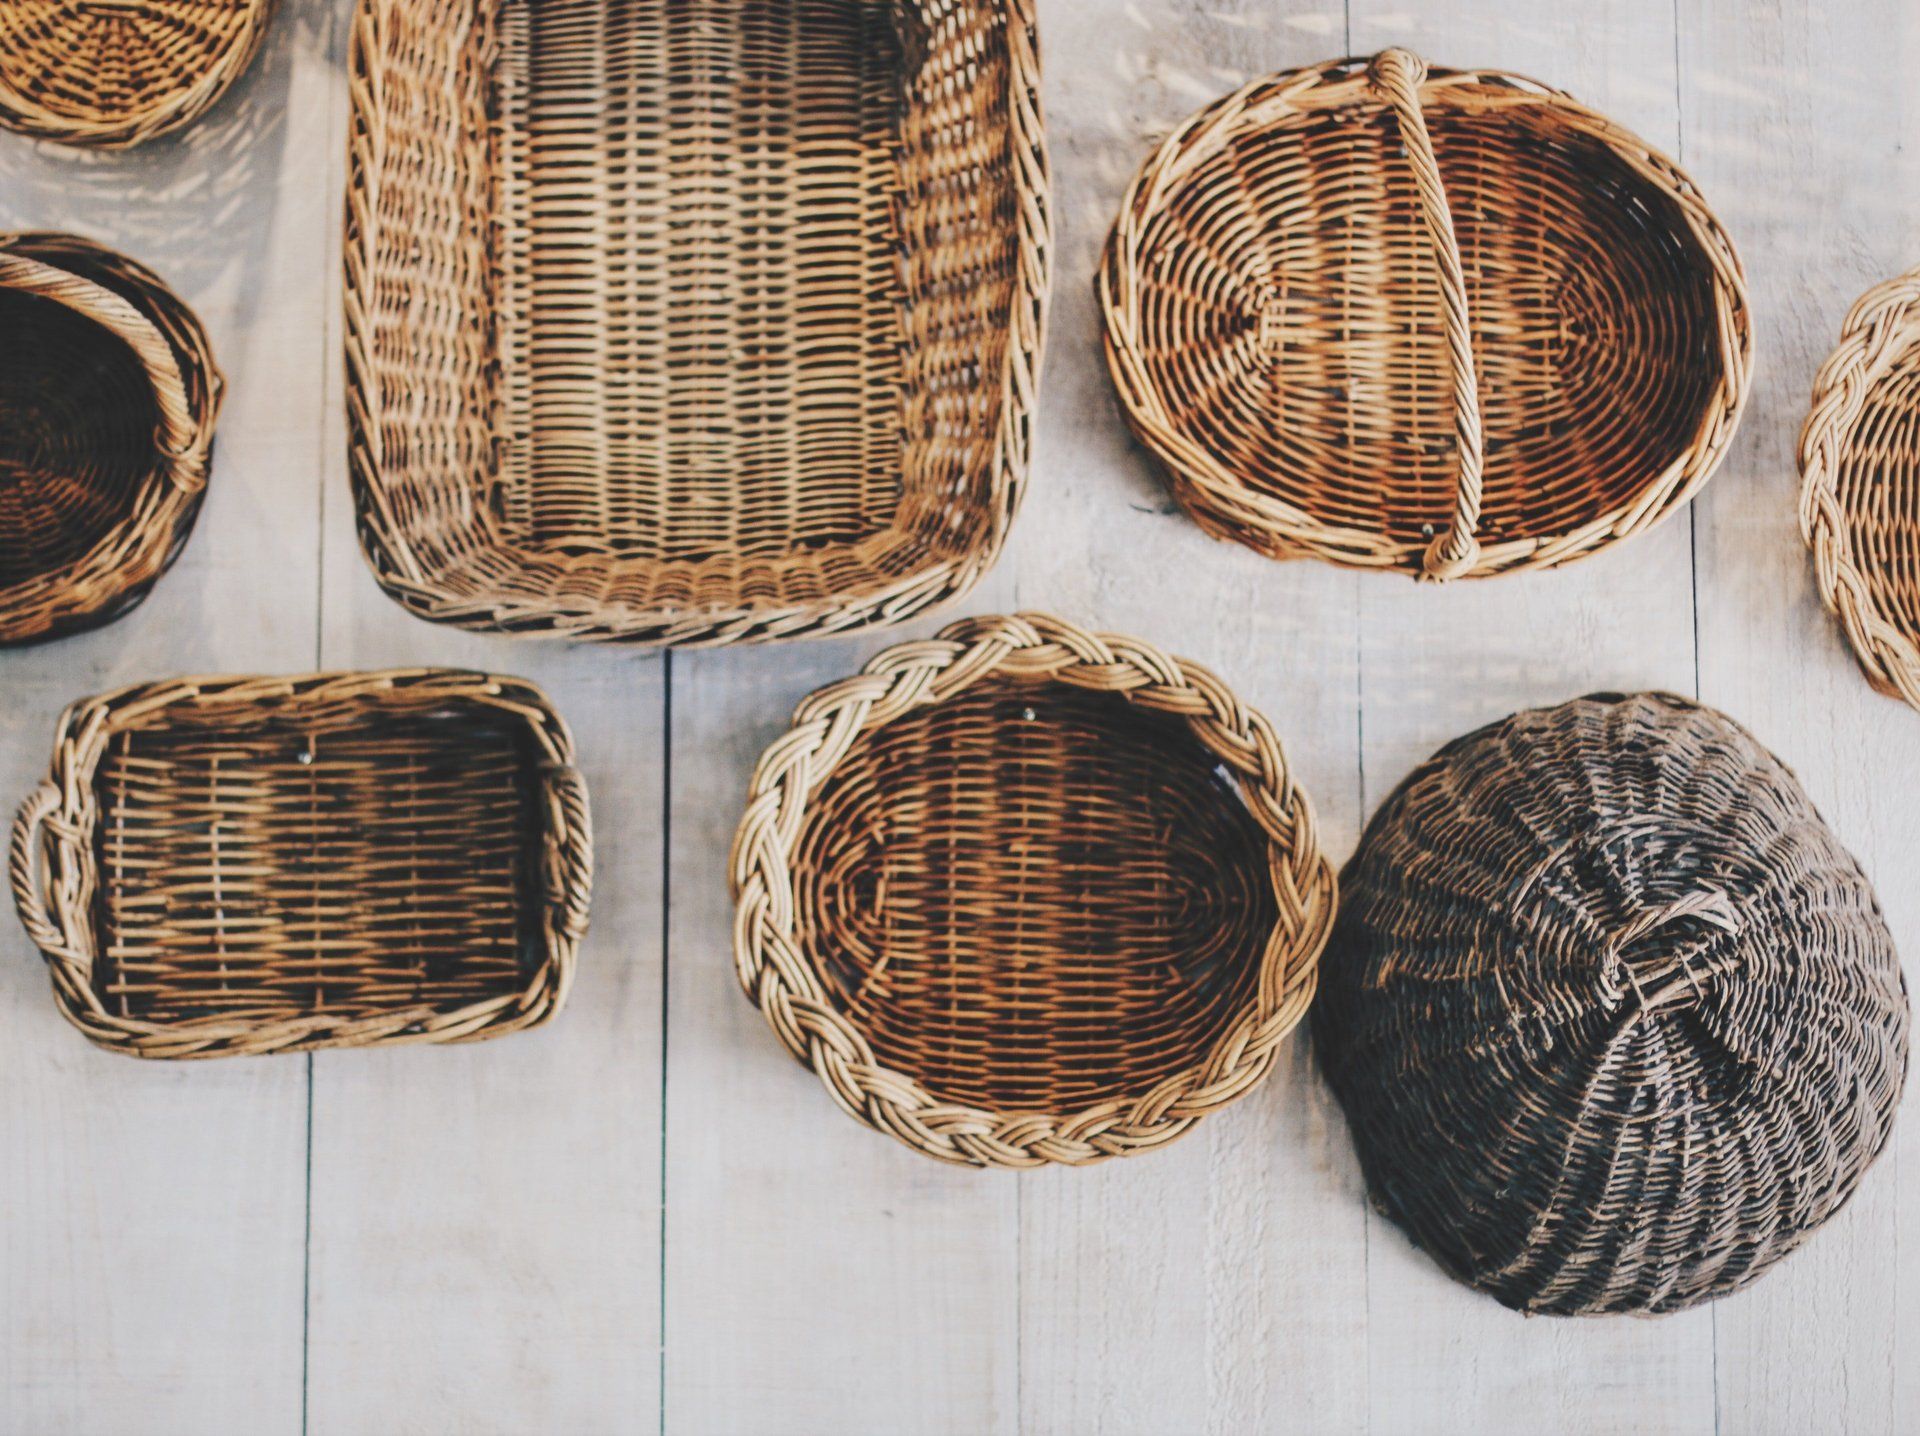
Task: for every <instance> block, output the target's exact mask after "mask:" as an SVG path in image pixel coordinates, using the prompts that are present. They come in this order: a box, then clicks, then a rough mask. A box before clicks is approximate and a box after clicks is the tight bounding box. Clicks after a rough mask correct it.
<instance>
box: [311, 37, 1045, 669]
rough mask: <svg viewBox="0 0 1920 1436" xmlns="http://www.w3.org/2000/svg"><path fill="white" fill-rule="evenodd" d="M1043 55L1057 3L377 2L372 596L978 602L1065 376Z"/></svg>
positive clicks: (631, 613) (810, 605)
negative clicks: (1048, 14) (1035, 437)
mask: <svg viewBox="0 0 1920 1436" xmlns="http://www.w3.org/2000/svg"><path fill="white" fill-rule="evenodd" d="M1036 45H1037V41H1036V38H1035V31H1034V19H1033V7H1032V0H623V3H619V4H614V3H611V0H539V3H537V4H536V3H532V0H463V3H455V4H448V3H445V0H362V3H361V4H360V5H359V8H358V10H357V11H356V16H355V21H354V28H353V55H352V71H353V119H352V130H351V142H350V150H349V168H348V201H347V217H348V232H347V245H346V262H347V281H346V297H347V365H348V413H349V422H350V426H351V452H350V459H351V465H352V472H353V478H354V491H355V496H356V502H357V506H358V513H359V524H360V536H361V543H362V547H363V549H364V550H365V552H366V556H367V560H368V562H369V563H370V564H371V565H372V567H373V571H374V574H375V576H376V577H377V578H378V579H379V581H380V584H381V586H382V587H383V588H385V589H386V591H387V592H388V593H389V594H390V595H391V596H392V597H394V598H395V599H397V600H398V601H399V602H400V603H402V604H404V605H405V606H406V607H408V608H409V609H411V610H412V611H413V612H415V613H416V614H419V615H420V616H421V617H424V618H429V619H433V620H436V621H439V622H444V623H453V624H458V625H461V626H463V627H469V628H487V629H502V630H506V631H510V632H535V633H556V634H562V635H565V636H567V637H571V638H581V639H602V640H625V641H632V642H641V643H658V644H682V645H700V644H724V643H732V642H738V641H744V640H754V639H767V638H779V637H790V636H797V635H806V634H819V633H833V632H841V631H845V630H849V629H856V628H861V627H864V626H867V625H873V624H886V623H895V622H898V621H900V620H902V619H904V618H907V617H909V616H910V615H912V614H915V613H918V612H920V611H921V610H923V609H926V608H928V607H930V606H932V605H935V604H938V603H942V602H944V601H946V600H948V599H950V598H953V597H955V596H956V595H958V594H960V593H962V592H964V591H965V590H966V589H968V588H969V587H971V586H972V585H973V583H974V582H975V581H976V580H977V579H978V578H979V577H980V575H981V574H982V573H984V572H985V571H986V569H987V568H988V567H989V566H990V565H991V564H992V563H993V561H994V559H995V558H996V557H997V556H998V554H999V551H1000V548H1001V545H1002V543H1003V542H1004V541H1005V538H1006V534H1007V529H1008V526H1009V525H1010V524H1011V522H1012V520H1013V514H1014V510H1015V507H1016V505H1017V502H1018V499H1019V495H1020V490H1021V486H1022V483H1023V481H1024V474H1025V470H1026V461H1027V448H1028V427H1029V417H1030V415H1031V412H1032V407H1033V397H1034V384H1035V376H1036V371H1037V367H1038V363H1039V357H1040V344H1041V331H1042V326H1043V319H1044V314H1045V297H1046V287H1047V273H1048V256H1049V252H1050V241H1049V228H1048V225H1049V221H1048V200H1047V169H1046V158H1045V152H1044V149H1043V142H1042V129H1041V121H1040V108H1039V88H1038V87H1039V66H1038V60H1037V51H1036ZM450 135H466V136H472V137H473V142H472V143H465V144H458V145H452V144H450V143H449V140H448V136H450Z"/></svg>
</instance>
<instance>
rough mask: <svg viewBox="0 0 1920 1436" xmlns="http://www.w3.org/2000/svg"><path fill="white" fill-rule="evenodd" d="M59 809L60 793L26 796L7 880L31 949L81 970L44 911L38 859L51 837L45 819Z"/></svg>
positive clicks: (48, 787)
mask: <svg viewBox="0 0 1920 1436" xmlns="http://www.w3.org/2000/svg"><path fill="white" fill-rule="evenodd" d="M59 806H60V790H59V789H58V788H56V787H55V786H54V785H53V784H52V783H42V784H40V786H39V787H37V788H35V789H34V790H33V791H32V792H31V793H29V794H28V795H27V800H26V801H25V802H24V803H22V804H21V805H20V812H19V814H18V815H17V816H16V817H15V818H14V820H13V839H12V842H11V843H10V844H9V846H8V849H7V876H8V878H10V879H11V880H12V882H13V901H14V904H15V906H17V907H18V908H19V910H20V922H21V924H22V926H24V927H25V928H26V930H27V936H28V937H30V938H32V939H33V945H34V946H35V947H37V948H39V949H40V950H41V951H42V952H43V953H45V954H46V955H47V957H48V958H49V959H52V960H58V961H62V962H67V963H71V964H72V965H73V966H75V967H82V966H84V963H82V961H81V960H80V957H79V956H78V955H77V954H76V953H75V952H74V951H73V949H72V948H71V947H70V946H69V945H68V943H67V935H66V933H65V932H64V931H62V930H61V927H60V925H59V924H58V923H57V922H55V921H54V920H53V916H52V914H50V913H49V912H48V911H47V898H46V883H45V879H44V876H43V874H42V872H41V870H40V864H39V863H38V862H37V861H36V859H37V858H40V857H42V856H44V854H45V853H46V850H47V846H48V843H49V841H50V836H49V834H48V833H47V831H46V824H47V819H48V818H50V817H52V816H53V814H54V812H55V810H57V809H58V808H59Z"/></svg>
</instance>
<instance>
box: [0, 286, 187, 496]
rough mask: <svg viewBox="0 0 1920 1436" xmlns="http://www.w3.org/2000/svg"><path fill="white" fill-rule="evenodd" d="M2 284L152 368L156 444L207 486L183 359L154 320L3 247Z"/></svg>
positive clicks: (177, 476)
mask: <svg viewBox="0 0 1920 1436" xmlns="http://www.w3.org/2000/svg"><path fill="white" fill-rule="evenodd" d="M0 288H6V289H12V290H16V291H18V292H19V293H22V294H33V295H38V296H39V297H40V298H42V299H50V300H52V301H53V302H54V303H55V304H60V305H64V306H65V307H66V308H68V309H71V310H72V311H73V312H74V313H75V314H78V315H81V316H82V317H84V318H87V319H90V320H92V321H93V322H94V323H95V324H98V325H99V326H100V327H101V328H103V329H105V330H107V331H108V332H109V333H111V334H113V335H114V336H115V337H116V338H118V339H119V340H120V341H121V342H122V343H124V344H125V345H126V346H127V347H128V348H129V349H131V350H133V353H134V357H135V358H136V359H138V360H139V361H140V366H141V368H143V369H145V370H146V372H147V381H148V382H149V383H150V384H152V386H153V396H154V399H155V401H156V403H157V404H158V406H159V409H160V423H159V426H158V429H157V431H156V433H155V435H154V442H155V444H156V445H157V446H158V448H159V450H160V453H161V455H162V456H163V457H164V458H165V460H166V463H167V469H168V472H169V475H170V476H171V478H172V479H173V481H174V483H176V484H178V485H179V486H180V487H181V488H182V489H184V490H186V491H187V492H188V493H196V492H198V491H199V490H200V489H201V488H202V487H204V486H205V484H206V482H207V449H208V444H207V442H206V438H205V436H204V435H203V434H202V432H201V429H200V426H199V425H198V424H196V423H195V422H194V416H193V406H192V403H191V402H190V401H189V399H188V397H187V384H186V380H185V378H184V377H183V376H182V375H181V372H180V358H179V356H178V355H177V354H176V353H175V352H174V348H173V345H172V344H170V343H169V342H168V341H167V337H166V336H165V335H164V334H162V333H161V332H160V330H159V329H158V328H157V327H156V326H155V325H154V323H153V321H152V320H151V319H149V318H147V316H146V315H144V314H142V313H141V312H140V311H139V310H138V309H135V308H134V307H133V305H131V304H130V303H128V302H127V301H126V300H125V299H124V298H122V297H121V296H120V295H118V294H116V293H115V292H114V291H113V290H111V289H108V288H107V287H106V286H105V285H102V284H96V283H94V281H93V280H91V279H87V278H84V277H82V276H81V275H78V274H75V273H73V272H72V271H70V270H66V269H61V268H59V267H58V266H57V265H52V264H47V263H44V262H43V261H41V260H38V259H31V258H29V257H28V256H26V255H24V254H13V253H8V252H5V251H0Z"/></svg>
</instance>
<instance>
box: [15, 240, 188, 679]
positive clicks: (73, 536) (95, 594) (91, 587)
mask: <svg viewBox="0 0 1920 1436" xmlns="http://www.w3.org/2000/svg"><path fill="white" fill-rule="evenodd" d="M222 389H223V382H222V380H221V377H220V371H219V370H218V369H217V368H216V367H215V365H214V362H213V354H212V351H211V350H210V349H209V347H208V345H207V336H206V332H205V331H204V330H203V329H202V328H201V327H200V321H199V320H198V319H196V318H195V317H194V316H193V313H192V311H190V310H189V309H188V308H187V307H186V306H185V305H184V304H182V303H181V302H180V300H179V299H178V298H176V297H175V296H174V294H173V292H172V291H171V290H169V289H168V288H167V287H166V286H165V285H164V284H162V283H161V282H160V280H159V279H158V278H157V277H156V276H155V275H154V274H153V273H152V272H151V271H149V270H148V269H146V268H145V267H143V266H141V265H139V264H136V263H134V262H133V261H132V260H130V259H127V258H125V257H123V256H121V255H118V254H115V253H113V252H112V251H111V250H107V249H103V248H101V247H100V246H99V245H97V244H94V243H92V242H91V241H89V240H85V239H79V238H76V237H75V236H73V235H64V234H0V644H4V643H28V642H34V641H37V640H40V639H45V638H51V637H55V636H57V635H59V634H62V633H67V632H71V631H73V630H76V629H80V628H86V627H90V626H92V625H94V624H98V623H104V622H106V621H108V620H109V619H112V618H115V617H118V616H119V615H120V614H122V613H124V612H126V610H128V609H129V608H131V607H133V605H135V604H136V603H138V602H139V601H140V600H141V599H142V598H143V597H145V596H146V593H147V590H148V589H149V588H151V587H152V585H153V583H154V581H155V580H156V579H158V578H159V577H160V575H161V574H162V573H164V572H166V570H167V567H168V565H170V564H171V563H172V562H173V560H174V558H175V556H176V555H177V554H178V553H179V551H180V548H181V545H183V544H184V543H185V542H186V539H187V535H188V534H189V533H190V532H191V531H192V528H193V521H194V518H195V516H196V515H197V514H198V512H199V509H200V500H201V496H202V494H203V493H204V491H205V489H206V484H207V473H208V466H209V464H210V462H211V458H212V453H213V426H214V421H215V419H216V418H217V417H218V415H219V412H220V399H221V393H222Z"/></svg>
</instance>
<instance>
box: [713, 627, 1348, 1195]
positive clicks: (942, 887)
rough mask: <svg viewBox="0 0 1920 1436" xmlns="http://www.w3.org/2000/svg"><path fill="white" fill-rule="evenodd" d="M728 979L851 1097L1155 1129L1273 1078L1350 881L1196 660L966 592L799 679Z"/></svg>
mask: <svg viewBox="0 0 1920 1436" xmlns="http://www.w3.org/2000/svg"><path fill="white" fill-rule="evenodd" d="M732 869H733V889H734V895H735V898H736V900H737V904H738V906H737V909H736V917H735V926H734V954H735V958H736V960H737V962H738V964H739V976H740V981H741V983H742V985H743V986H744V987H745V988H746V991H747V994H748V995H749V996H750V997H751V998H752V999H753V1001H754V1002H755V1004H757V1005H758V1006H759V1007H760V1009H761V1011H762V1012H763V1013H764V1014H765V1015H766V1018H767V1021H768V1023H769V1024H771V1026H772V1027H773V1030H774V1032H775V1033H776V1034H777V1035H778V1036H779V1038H780V1040H781V1041H782V1042H783V1043H785V1044H786V1046H787V1048H788V1049H789V1050H790V1051H791V1052H792V1053H793V1054H794V1055H795V1056H796V1057H798V1058H799V1059H800V1060H801V1061H803V1062H805V1063H807V1064H808V1065H810V1066H811V1067H812V1068H813V1069H814V1070H815V1071H816V1072H817V1073H818V1074H819V1076H820V1078H821V1080H822V1081H823V1082H824V1083H825V1084H826V1087H827V1090H828V1092H829V1093H830V1094H831V1095H832V1096H833V1098H834V1100H835V1101H836V1102H838V1103H839V1104H840V1106H841V1107H842V1108H844V1109H845V1110H846V1111H847V1112H848V1113H849V1114H850V1115H852V1116H854V1117H856V1118H858V1119H859V1120H860V1121H862V1122H865V1123H867V1124H868V1125H870V1126H872V1127H874V1128H876V1129H877V1130H879V1131H882V1132H885V1133H887V1134H888V1135H890V1136H893V1137H896V1138H898V1139H899V1140H900V1141H902V1142H905V1143H906V1144H907V1145H908V1146H910V1147H913V1148H914V1149H915V1150H917V1151H921V1152H924V1153H927V1154H928V1155H930V1156H934V1157H939V1158H942V1159H944V1160H947V1161H952V1162H963V1163H970V1164H972V1165H976V1166H983V1167H985V1166H992V1167H1035V1166H1041V1165H1043V1164H1045V1163H1048V1162H1063V1163H1069V1164H1076V1165H1078V1164H1084V1163H1090V1162H1098V1161H1102V1160H1104V1159H1106V1158H1109V1157H1115V1156H1126V1155H1129V1154H1133V1153H1137V1152H1143V1151H1148V1150H1151V1149H1153V1148H1155V1147H1158V1146H1161V1145H1163V1144H1165V1143H1167V1142H1170V1141H1172V1140H1173V1139H1174V1138H1176V1137H1178V1136H1180V1135H1181V1134H1182V1133H1183V1132H1185V1131H1187V1130H1188V1129H1189V1128H1190V1127H1191V1126H1192V1125H1193V1124H1194V1123H1195V1122H1196V1121H1198V1120H1199V1119H1200V1118H1202V1117H1204V1116H1206V1115H1207V1114H1208V1113H1210V1112H1213V1111H1215V1110H1217V1109H1218V1108H1220V1107H1224V1106H1226V1105H1227V1104H1228V1103H1230V1102H1233V1101H1235V1100H1237V1099H1238V1098H1240V1097H1242V1096H1244V1095H1245V1094H1246V1093H1247V1092H1249V1091H1250V1090H1252V1089H1253V1088H1254V1087H1255V1086H1257V1085H1258V1084H1259V1083H1260V1082H1261V1080H1262V1079H1264V1078H1265V1077H1266V1075H1267V1073H1268V1072H1269V1071H1270V1070H1271V1068H1272V1066H1273V1062H1274V1059H1275V1056H1276V1054H1277V1052H1278V1050H1279V1047H1280V1044H1281V1042H1282V1041H1283V1040H1284V1039H1285V1038H1286V1036H1287V1035H1288V1033H1290V1032H1291V1031H1292V1030H1293V1028H1294V1026H1295V1025H1296V1024H1297V1023H1298V1022H1299V1020H1300V1018H1301V1016H1302V1015H1303V1014H1304V1013H1305V1012H1306V1010H1307V1004H1308V1003H1309V1002H1310V1001H1311V1000H1312V997H1313V989H1314V978H1315V970H1316V964H1317V963H1318V960H1319V956H1320V949H1321V947H1322V946H1323V944H1324V943H1325V941H1326V937H1327V932H1328V929H1329V927H1330V925H1331V923H1332V919H1333V908H1334V878H1333V872H1332V869H1331V867H1330V866H1329V865H1328V863H1327V860H1326V858H1325V857H1324V856H1323V855H1322V853H1321V852H1320V849H1319V845H1318V842H1317V840H1316V837H1315V829H1314V822H1313V814H1312V810H1311V809H1310V807H1309V806H1308V803H1307V799H1306V796H1305V794H1303V793H1302V792H1301V791H1300V790H1299V789H1298V788H1297V787H1296V786H1295V785H1294V781H1293V777H1292V775H1291V773H1290V772H1289V771H1288V768H1287V763H1286V759H1285V756H1284V755H1283V753H1282V752H1281V749H1280V743H1279V739H1278V738H1277V737H1276V736H1275V735H1274V732H1273V729H1272V728H1271V727H1270V726H1269V725H1268V723H1267V721H1266V720H1265V719H1264V718H1262V717H1261V716H1260V715H1259V714H1257V713H1254V712H1252V711H1250V710H1249V709H1247V708H1246V707H1245V706H1244V705H1243V704H1242V703H1241V702H1240V701H1239V700H1238V699H1237V698H1235V697H1234V696H1233V695H1232V694H1231V693H1230V692H1228V691H1227V689H1226V688H1225V687H1224V686H1223V685H1222V684H1221V683H1220V681H1219V680H1218V679H1216V678H1214V677H1213V676H1212V675H1211V674H1209V673H1207V672H1206V671H1205V670H1204V669H1201V668H1198V667H1195V666H1194V665H1193V664H1190V663H1187V662H1185V661H1183V660H1180V659H1174V658H1169V657H1168V656H1167V655H1166V654H1164V653H1161V652H1160V651H1159V650H1157V649H1155V648H1151V647H1148V646H1147V645H1145V644H1142V643H1138V642H1136V641H1134V640H1132V639H1128V638H1120V637H1116V636H1113V635H1099V636H1096V635H1094V634H1090V633H1086V632H1084V631H1082V630H1080V629H1078V628H1074V627H1072V626H1070V625H1068V624H1065V623H1062V622H1060V621H1059V620H1057V619H1051V618H1045V617H1042V616H1039V615H1026V616H1023V617H1018V618H977V619H966V620H963V621H962V622H960V623H957V624H954V625H952V626H951V627H949V628H947V629H946V630H945V631H944V632H943V633H942V634H941V635H940V636H939V637H938V638H937V639H932V640H928V641H924V642H919V643H905V644H901V645H899V646H897V647H895V648H893V649H890V650H889V651H887V652H885V653H883V654H881V655H880V656H879V657H878V658H876V659H874V660H873V662H871V663H869V664H868V665H867V667H866V670H865V671H864V672H863V673H862V674H861V675H860V676H858V677H854V678H848V679H846V680H844V681H842V682H839V683H835V684H832V685H830V686H829V687H826V688H823V689H821V690H820V691H819V692H817V693H815V694H814V695H813V696H812V697H811V698H809V699H807V700H806V702H804V703H802V704H801V705H800V708H799V710H798V711H797V712H796V713H795V715H794V721H793V728H792V730H791V731H790V732H789V733H788V734H787V735H786V736H785V737H784V738H782V739H781V740H780V741H779V742H777V743H775V744H774V745H773V746H772V747H771V748H769V749H768V750H767V753H766V756H765V757H763V758H762V759H761V761H760V766H759V769H758V771H757V772H756V773H755V774H754V778H753V787H752V795H751V798H750V800H749V802H748V806H747V811H746V815H745V817H744V818H743V819H742V821H741V824H740V829H739V832H738V835H737V836H736V838H735V840H734V848H733V859H732Z"/></svg>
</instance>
